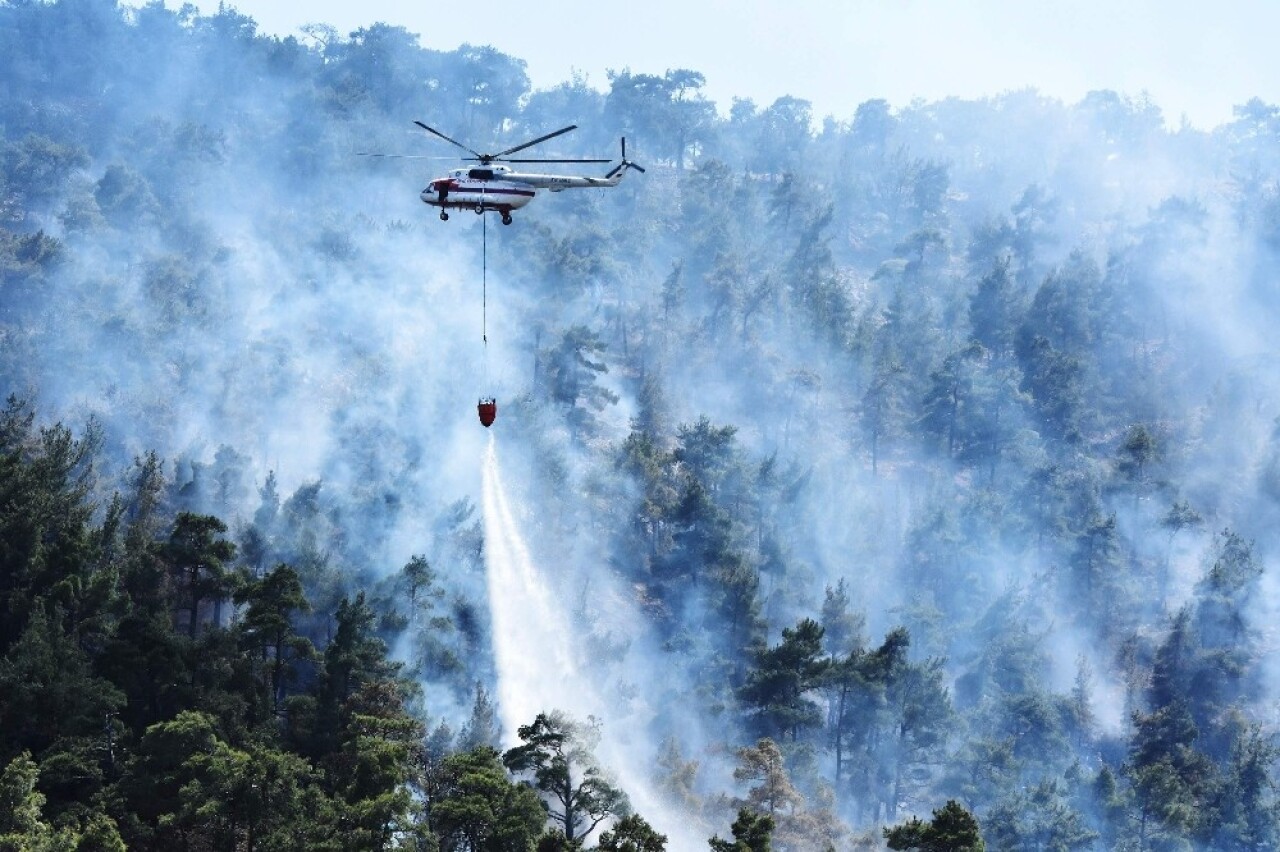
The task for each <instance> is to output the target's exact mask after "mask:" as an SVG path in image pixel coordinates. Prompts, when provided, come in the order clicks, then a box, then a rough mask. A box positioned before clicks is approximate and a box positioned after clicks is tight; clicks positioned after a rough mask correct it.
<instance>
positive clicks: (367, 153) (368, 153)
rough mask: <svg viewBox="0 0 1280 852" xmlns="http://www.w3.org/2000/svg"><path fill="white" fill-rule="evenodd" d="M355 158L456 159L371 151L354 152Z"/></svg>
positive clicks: (453, 158) (454, 159) (452, 158)
mask: <svg viewBox="0 0 1280 852" xmlns="http://www.w3.org/2000/svg"><path fill="white" fill-rule="evenodd" d="M356 156H357V157H381V158H382V159H384V160H453V161H454V162H457V160H458V158H457V157H436V156H432V155H430V154H378V153H374V152H372V151H356Z"/></svg>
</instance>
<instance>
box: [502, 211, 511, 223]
mask: <svg viewBox="0 0 1280 852" xmlns="http://www.w3.org/2000/svg"><path fill="white" fill-rule="evenodd" d="M502 224H504V225H510V224H511V214H510V213H503V214H502Z"/></svg>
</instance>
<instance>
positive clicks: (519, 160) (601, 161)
mask: <svg viewBox="0 0 1280 852" xmlns="http://www.w3.org/2000/svg"><path fill="white" fill-rule="evenodd" d="M502 162H504V163H612V162H613V160H526V159H521V158H516V159H512V160H509V159H507V158H506V157H503V158H502Z"/></svg>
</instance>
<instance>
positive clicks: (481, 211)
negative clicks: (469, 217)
mask: <svg viewBox="0 0 1280 852" xmlns="http://www.w3.org/2000/svg"><path fill="white" fill-rule="evenodd" d="M476 215H477V216H483V215H484V208H483V207H477V208H476Z"/></svg>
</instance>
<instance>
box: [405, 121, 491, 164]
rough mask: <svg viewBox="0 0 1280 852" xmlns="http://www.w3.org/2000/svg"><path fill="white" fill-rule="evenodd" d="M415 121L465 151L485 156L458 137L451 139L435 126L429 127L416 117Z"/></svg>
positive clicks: (481, 156)
mask: <svg viewBox="0 0 1280 852" xmlns="http://www.w3.org/2000/svg"><path fill="white" fill-rule="evenodd" d="M413 123H414V124H416V125H418V126H419V127H421V128H422V129H423V130H425V131H427V132H428V133H434V134H435V135H436V136H439V137H440V138H441V139H443V140H444V141H446V142H449V143H451V144H453V145H457V146H458V147H459V148H461V149H462V150H464V151H470V152H471V153H472V154H475V155H476V156H477V157H479V158H481V159H483V158H484V155H483V154H481V153H480V152H479V151H475V150H473V149H471V148H468V147H467V146H466V145H463V144H462V143H461V142H459V141H458V140H457V139H450V138H449V137H448V136H445V135H444V134H443V133H441V132H440V131H439V130H436V129H435V128H434V127H428V126H427V125H425V124H423V123H422V122H421V121H418V120H417V119H414V121H413Z"/></svg>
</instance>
